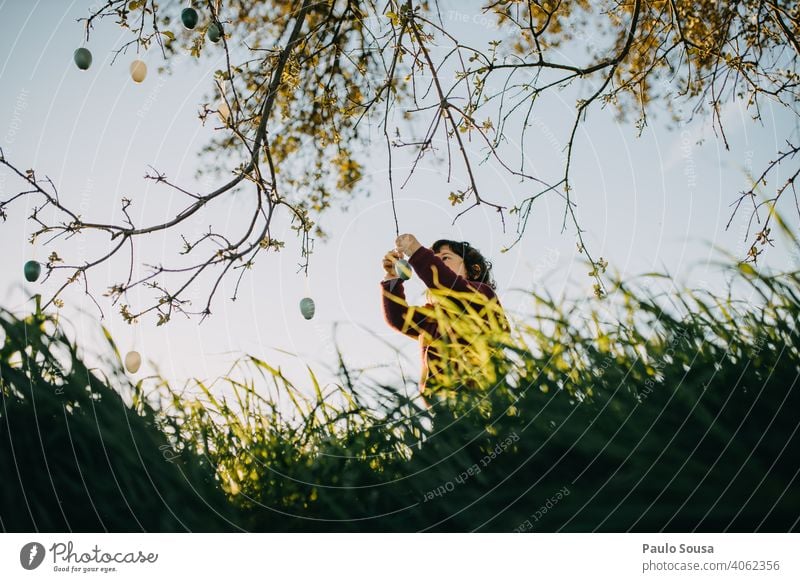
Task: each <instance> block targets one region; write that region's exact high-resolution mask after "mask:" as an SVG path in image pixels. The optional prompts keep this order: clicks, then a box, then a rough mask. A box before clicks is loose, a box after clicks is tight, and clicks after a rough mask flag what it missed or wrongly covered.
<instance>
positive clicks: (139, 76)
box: [131, 59, 147, 83]
mask: <svg viewBox="0 0 800 582" xmlns="http://www.w3.org/2000/svg"><path fill="white" fill-rule="evenodd" d="M146 76H147V65H145V64H144V61H140V60H139V59H136V60H135V61H133V62H132V63H131V79H133V80H134V81H135V82H136V83H141V82H142V81H144V78H145V77H146Z"/></svg>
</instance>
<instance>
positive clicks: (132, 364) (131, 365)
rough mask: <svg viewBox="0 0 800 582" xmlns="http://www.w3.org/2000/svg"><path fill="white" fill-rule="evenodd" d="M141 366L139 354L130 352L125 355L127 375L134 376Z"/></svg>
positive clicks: (133, 351)
mask: <svg viewBox="0 0 800 582" xmlns="http://www.w3.org/2000/svg"><path fill="white" fill-rule="evenodd" d="M141 365H142V356H140V355H139V352H137V351H135V350H131V351H130V352H128V353H127V354H125V369H126V370H128V372H129V373H131V374H135V373H136V372H138V371H139V368H140V367H141Z"/></svg>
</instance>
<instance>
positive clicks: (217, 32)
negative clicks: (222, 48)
mask: <svg viewBox="0 0 800 582" xmlns="http://www.w3.org/2000/svg"><path fill="white" fill-rule="evenodd" d="M206 34H207V35H208V40H210V41H211V42H219V39H221V38H222V25H221V24H219V23H218V22H212V23H211V25H210V26H209V27H208V31H206Z"/></svg>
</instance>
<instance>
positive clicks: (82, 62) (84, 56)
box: [72, 47, 92, 71]
mask: <svg viewBox="0 0 800 582" xmlns="http://www.w3.org/2000/svg"><path fill="white" fill-rule="evenodd" d="M72 58H73V59H74V60H75V64H76V65H78V68H79V69H80V70H81V71H85V70H86V69H88V68H89V67H91V66H92V53H91V52H90V51H89V49H87V48H83V47H81V48H79V49H76V50H75V54H74V55H72Z"/></svg>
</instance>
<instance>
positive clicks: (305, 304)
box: [300, 297, 315, 319]
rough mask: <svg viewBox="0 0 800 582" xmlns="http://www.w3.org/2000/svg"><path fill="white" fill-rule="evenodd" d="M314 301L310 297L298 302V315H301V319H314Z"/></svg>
mask: <svg viewBox="0 0 800 582" xmlns="http://www.w3.org/2000/svg"><path fill="white" fill-rule="evenodd" d="M314 310H315V307H314V300H313V299H311V297H303V299H301V300H300V313H302V314H303V317H305V318H306V319H311V318H312V317H314Z"/></svg>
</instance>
